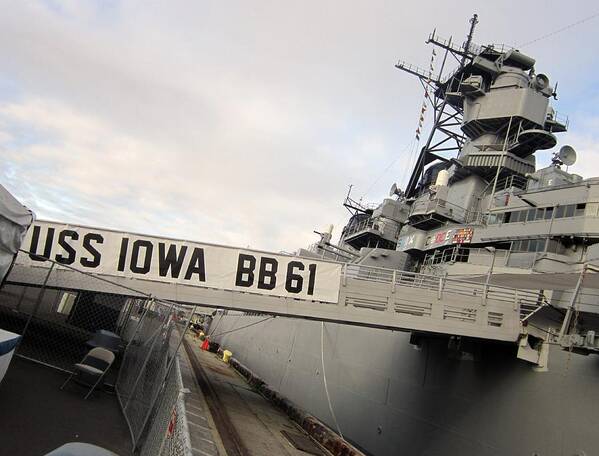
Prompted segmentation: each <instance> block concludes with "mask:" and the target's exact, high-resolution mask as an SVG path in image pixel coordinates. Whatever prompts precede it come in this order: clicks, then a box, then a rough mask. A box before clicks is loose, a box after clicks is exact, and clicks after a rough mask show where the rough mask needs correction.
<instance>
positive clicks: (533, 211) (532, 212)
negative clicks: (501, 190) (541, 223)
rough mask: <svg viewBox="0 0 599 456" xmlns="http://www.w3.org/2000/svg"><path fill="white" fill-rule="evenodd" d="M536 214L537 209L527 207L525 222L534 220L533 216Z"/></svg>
mask: <svg viewBox="0 0 599 456" xmlns="http://www.w3.org/2000/svg"><path fill="white" fill-rule="evenodd" d="M536 215H537V210H536V209H529V210H528V214H527V216H526V221H527V222H532V221H534V219H535V217H536Z"/></svg>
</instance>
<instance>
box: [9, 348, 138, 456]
mask: <svg viewBox="0 0 599 456" xmlns="http://www.w3.org/2000/svg"><path fill="white" fill-rule="evenodd" d="M65 379H66V374H65V373H64V372H61V371H59V370H56V369H52V368H49V367H45V366H43V365H41V364H38V363H34V362H31V361H28V360H26V359H23V358H20V357H17V356H15V357H13V360H12V362H11V364H10V367H9V369H8V371H7V373H6V376H5V377H4V380H3V381H2V383H0V448H1V450H0V452H1V453H2V454H7V455H8V454H13V455H19V456H41V455H44V454H46V453H48V452H50V451H52V450H53V449H55V448H57V447H59V446H61V445H63V444H65V443H68V442H86V443H92V444H95V445H98V446H101V447H104V448H106V449H108V450H111V451H113V452H115V453H117V454H118V455H119V456H127V455H130V454H131V437H130V436H129V430H128V429H127V425H126V423H125V420H124V418H123V416H122V414H121V411H120V408H119V404H118V401H117V398H116V396H115V395H114V394H111V393H109V392H106V391H97V392H94V394H92V395H91V396H90V397H89V399H87V400H84V399H83V397H84V395H85V388H84V387H83V386H80V385H77V384H76V383H75V382H70V383H69V385H68V386H67V387H66V388H65V389H64V390H62V391H61V390H60V386H61V384H62V383H63V382H64V380H65Z"/></svg>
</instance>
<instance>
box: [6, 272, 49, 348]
mask: <svg viewBox="0 0 599 456" xmlns="http://www.w3.org/2000/svg"><path fill="white" fill-rule="evenodd" d="M54 264H55V263H52V266H50V269H49V270H48V274H46V278H45V279H44V283H43V284H42V288H41V290H40V293H39V295H38V296H37V300H36V302H35V306H34V307H33V310H32V311H31V314H30V315H29V318H28V319H27V323H25V327H24V328H23V334H21V339H20V340H19V343H18V345H17V347H16V348H19V346H20V345H21V342H22V341H23V338H24V337H25V333H26V332H27V329H28V328H29V325H30V324H31V320H32V319H33V316H34V315H35V314H36V313H37V311H38V309H39V307H40V304H41V303H42V299H43V297H44V294H46V286H47V285H48V280H49V279H50V274H52V270H53V269H54ZM15 351H16V349H15Z"/></svg>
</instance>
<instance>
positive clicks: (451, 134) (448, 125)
mask: <svg viewBox="0 0 599 456" xmlns="http://www.w3.org/2000/svg"><path fill="white" fill-rule="evenodd" d="M476 24H478V15H477V14H475V15H473V16H472V18H471V19H470V30H469V33H468V36H467V37H466V41H465V42H464V44H463V45H462V46H455V45H454V44H453V40H452V38H451V37H450V38H449V39H448V40H445V39H442V38H440V37H439V36H438V35H437V34H436V31H433V33H431V35H430V36H429V38H428V40H427V41H426V42H427V44H428V43H431V44H433V45H434V46H436V47H439V48H441V49H443V50H445V53H444V56H443V61H442V64H441V68H440V69H439V73H438V76H437V77H436V78H434V77H433V75H432V74H431V72H430V71H428V72H427V71H424V70H422V69H420V68H418V67H416V66H414V65H410V64H407V63H406V62H404V61H401V60H400V61H399V62H398V63H397V64H396V65H395V67H396V68H398V69H400V70H402V71H405V72H407V73H410V74H412V75H414V76H416V77H418V79H419V81H420V83H421V84H422V86H423V88H424V89H425V92H427V93H430V94H432V96H427V98H428V100H429V101H430V103H431V105H432V108H433V112H434V121H433V127H432V128H431V131H430V133H429V135H428V138H427V140H426V143H425V145H424V147H423V148H422V149H421V150H420V154H419V155H418V159H417V160H416V164H415V166H414V169H413V170H412V175H411V176H410V180H409V181H408V186H407V188H406V191H405V195H406V197H407V198H411V197H414V196H416V195H415V194H416V188H417V185H418V182H419V181H420V178H421V177H422V174H423V173H424V170H425V168H426V166H427V165H429V164H430V163H432V162H434V161H445V162H446V161H449V160H448V159H447V158H445V157H443V156H442V155H439V154H440V153H445V152H450V151H456V152H459V151H460V150H461V148H462V145H463V144H464V142H465V140H466V137H465V136H464V135H463V134H462V132H461V130H460V129H459V127H460V126H461V123H462V116H463V108H462V107H461V106H456V105H455V104H449V103H447V99H446V96H445V95H446V92H448V91H451V89H453V88H454V86H455V85H456V83H459V81H457V80H456V78H455V76H456V75H457V74H460V70H461V69H463V67H464V66H465V65H466V64H467V63H468V62H469V61H471V60H472V58H473V57H474V55H475V52H473V49H472V48H473V45H472V38H473V36H474V29H475V27H476ZM448 56H451V57H453V58H454V59H455V60H456V61H457V62H458V64H459V67H458V69H457V71H455V72H454V73H453V74H452V75H451V76H450V77H449V78H448V80H447V81H446V82H442V80H441V78H442V75H443V71H444V69H445V65H446V63H447V57H448Z"/></svg>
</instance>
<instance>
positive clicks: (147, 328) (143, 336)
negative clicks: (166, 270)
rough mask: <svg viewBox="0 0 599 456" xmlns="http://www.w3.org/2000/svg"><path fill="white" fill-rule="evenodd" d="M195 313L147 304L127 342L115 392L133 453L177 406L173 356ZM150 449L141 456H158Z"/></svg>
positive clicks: (164, 304)
mask: <svg viewBox="0 0 599 456" xmlns="http://www.w3.org/2000/svg"><path fill="white" fill-rule="evenodd" d="M193 311H194V308H193V307H191V308H190V307H183V306H180V305H178V304H176V303H173V302H163V301H158V300H150V301H148V302H147V303H146V308H145V310H144V313H143V315H142V317H141V320H140V322H139V324H138V326H137V328H136V331H135V333H134V335H133V337H132V339H131V340H130V341H129V344H128V346H127V349H126V351H125V355H124V357H123V362H122V365H121V369H120V372H119V378H118V380H117V384H116V391H117V397H118V398H119V401H120V402H121V407H122V409H123V412H124V414H125V418H126V419H127V422H128V424H129V429H130V431H131V437H132V439H133V442H134V445H135V447H136V448H140V447H141V446H142V445H145V444H144V442H145V441H147V440H148V438H151V439H154V438H155V437H156V434H157V433H156V432H150V429H154V428H155V427H156V426H158V427H160V426H163V427H164V422H165V420H164V416H166V415H168V416H169V417H170V415H171V413H172V410H173V408H174V407H175V404H176V402H177V398H178V397H179V390H180V388H177V386H176V385H177V384H178V383H177V382H180V373H179V370H178V364H177V352H178V350H179V347H180V345H181V343H182V341H183V337H184V334H185V330H186V328H187V326H188V325H189V322H190V320H191V317H192V315H193ZM165 414H166V415H165ZM169 419H170V418H169ZM166 422H167V423H168V422H169V420H166ZM157 423H162V424H157ZM158 435H160V434H158ZM162 437H164V432H163V436H162ZM151 448H152V449H153V450H154V451H153V452H150V451H149V450H145V451H144V452H143V453H142V454H144V455H146V454H148V455H150V454H159V452H157V451H158V449H157V448H158V446H157V445H153V446H151ZM175 454H178V453H175Z"/></svg>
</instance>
